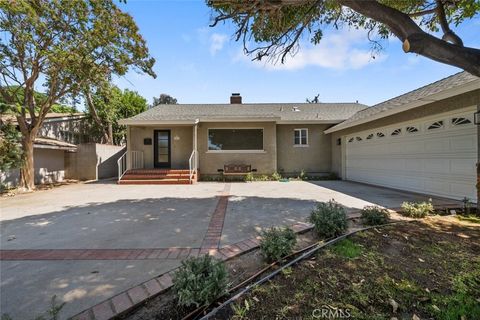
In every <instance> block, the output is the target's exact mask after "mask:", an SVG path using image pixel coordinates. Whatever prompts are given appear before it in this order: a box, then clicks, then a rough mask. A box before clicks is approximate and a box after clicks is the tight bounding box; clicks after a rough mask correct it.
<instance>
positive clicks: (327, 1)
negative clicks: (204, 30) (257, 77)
mask: <svg viewBox="0 0 480 320" xmlns="http://www.w3.org/2000/svg"><path fill="white" fill-rule="evenodd" d="M207 4H208V5H209V6H210V7H211V8H212V9H213V10H214V13H213V16H214V18H213V23H212V26H215V25H216V24H218V23H219V22H221V21H226V20H231V21H232V22H233V23H234V24H235V25H236V32H235V38H236V40H237V41H243V44H244V48H245V52H246V53H248V54H252V55H253V57H254V59H258V60H260V59H262V58H267V59H273V60H274V61H278V60H280V61H281V62H282V63H283V62H284V61H285V59H286V57H287V56H288V55H289V54H295V52H296V51H297V50H298V45H299V40H300V39H301V37H302V36H306V35H308V37H309V39H310V41H311V42H312V43H314V44H318V43H319V42H320V41H321V40H322V38H323V31H324V30H325V28H326V27H327V26H333V27H334V28H341V27H352V28H357V29H359V28H361V29H366V30H368V36H369V40H370V41H371V42H372V44H373V49H374V50H379V49H381V40H382V39H386V38H388V37H390V36H392V35H393V36H395V37H397V38H399V39H400V40H401V41H402V42H403V49H404V51H405V52H414V53H417V54H420V55H423V56H425V57H427V58H430V59H433V60H436V61H439V62H442V63H446V64H450V65H453V66H457V67H459V68H462V69H464V70H466V71H469V72H470V73H472V74H476V75H478V76H480V50H479V49H478V48H470V47H466V46H464V44H463V41H462V39H461V37H460V36H459V35H457V34H456V33H455V32H454V31H453V29H452V26H453V27H456V26H458V25H460V24H461V23H463V22H465V21H466V20H470V19H473V18H474V17H476V16H478V14H479V12H480V1H479V0H402V1H397V0H368V1H365V0H253V1H247V0H208V1H207ZM437 32H439V33H440V36H437V35H436V33H437ZM251 42H255V43H256V44H255V45H253V46H252V47H250V43H251Z"/></svg>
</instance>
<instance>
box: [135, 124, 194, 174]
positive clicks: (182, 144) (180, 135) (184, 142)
mask: <svg viewBox="0 0 480 320" xmlns="http://www.w3.org/2000/svg"><path fill="white" fill-rule="evenodd" d="M129 130H130V132H129V135H128V149H129V150H130V151H143V157H144V163H145V168H153V162H154V159H153V153H154V149H153V148H154V131H155V130H170V131H171V153H172V154H171V161H172V168H181V169H185V168H188V159H189V158H190V155H191V153H192V150H193V126H191V125H190V126H145V127H138V126H131V127H130V129H129ZM145 138H151V139H152V144H151V145H144V144H143V139H145Z"/></svg>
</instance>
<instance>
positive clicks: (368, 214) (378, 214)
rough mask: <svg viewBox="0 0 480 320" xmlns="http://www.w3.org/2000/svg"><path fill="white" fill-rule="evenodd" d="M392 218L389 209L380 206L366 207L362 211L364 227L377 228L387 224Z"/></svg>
mask: <svg viewBox="0 0 480 320" xmlns="http://www.w3.org/2000/svg"><path fill="white" fill-rule="evenodd" d="M389 218H390V213H388V210H387V209H384V208H380V207H378V206H365V207H363V209H362V221H363V224H364V225H367V226H376V225H379V224H385V223H387V222H388V219H389Z"/></svg>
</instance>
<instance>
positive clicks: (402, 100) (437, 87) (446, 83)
mask: <svg viewBox="0 0 480 320" xmlns="http://www.w3.org/2000/svg"><path fill="white" fill-rule="evenodd" d="M479 79H480V78H478V77H476V76H473V75H471V74H470V73H467V72H460V73H457V74H454V75H451V76H449V77H447V78H444V79H441V80H438V81H436V82H433V83H431V84H428V85H426V86H423V87H421V88H418V89H415V90H413V91H410V92H407V93H405V94H402V95H400V96H398V97H395V98H392V99H390V100H387V101H384V102H381V103H379V104H376V105H374V106H372V107H369V108H366V109H363V110H361V111H358V112H357V113H355V114H354V115H353V116H352V117H350V118H349V119H347V120H345V121H344V122H342V123H339V124H337V125H336V126H334V127H332V128H330V129H329V130H328V131H329V132H333V131H338V130H341V129H345V128H348V127H351V126H353V125H355V124H356V123H357V122H358V121H361V120H364V119H366V118H369V117H372V116H376V118H372V121H373V120H375V119H377V118H378V115H380V116H381V113H382V112H386V111H389V110H392V109H395V108H398V107H400V106H403V105H406V104H408V103H411V102H414V101H418V100H427V101H428V97H429V96H431V95H434V94H437V93H440V92H442V91H445V90H448V89H453V88H455V87H458V86H461V85H464V84H467V83H469V82H472V81H475V80H477V81H478V80H479ZM479 89H480V85H479ZM389 114H391V113H389ZM386 115H387V114H386Z"/></svg>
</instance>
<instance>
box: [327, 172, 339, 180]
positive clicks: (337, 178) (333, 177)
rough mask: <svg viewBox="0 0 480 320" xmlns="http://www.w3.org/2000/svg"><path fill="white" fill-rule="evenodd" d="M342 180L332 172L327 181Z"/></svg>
mask: <svg viewBox="0 0 480 320" xmlns="http://www.w3.org/2000/svg"><path fill="white" fill-rule="evenodd" d="M339 179H340V178H339V177H338V175H337V174H336V173H335V172H330V173H329V174H328V176H327V180H339Z"/></svg>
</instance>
